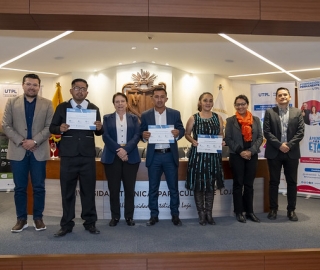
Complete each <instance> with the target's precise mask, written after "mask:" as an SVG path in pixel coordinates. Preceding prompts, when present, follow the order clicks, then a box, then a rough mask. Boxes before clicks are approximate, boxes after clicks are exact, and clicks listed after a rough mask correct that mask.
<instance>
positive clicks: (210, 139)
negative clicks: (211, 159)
mask: <svg viewBox="0 0 320 270" xmlns="http://www.w3.org/2000/svg"><path fill="white" fill-rule="evenodd" d="M197 152H198V153H222V136H220V135H201V134H198V146H197Z"/></svg>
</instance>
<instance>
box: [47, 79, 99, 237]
mask: <svg viewBox="0 0 320 270" xmlns="http://www.w3.org/2000/svg"><path fill="white" fill-rule="evenodd" d="M71 86H72V88H71V89H70V93H71V95H72V99H70V100H69V101H66V102H63V103H61V104H59V105H58V107H57V109H56V111H55V113H54V116H53V119H52V123H51V125H50V132H51V133H53V134H61V142H60V148H59V155H60V158H61V161H60V185H61V196H62V208H63V216H62V218H61V222H60V226H61V229H60V230H59V231H58V232H57V233H56V234H55V236H64V235H66V234H67V233H70V232H72V229H73V227H74V221H73V219H74V217H75V199H76V198H75V191H76V186H77V182H78V179H79V184H80V199H81V205H82V212H81V218H82V219H83V220H85V222H84V223H83V226H84V227H85V229H86V230H88V231H89V232H90V233H92V234H98V233H100V231H99V230H98V229H97V228H96V227H95V223H96V221H97V212H96V205H95V187H96V164H95V155H96V151H95V143H94V135H97V136H100V135H102V134H103V127H102V123H101V116H100V112H99V108H98V107H97V106H96V105H94V104H93V103H91V102H90V101H89V100H87V99H85V98H86V97H87V95H88V91H87V90H88V83H87V82H86V81H85V80H84V79H75V80H73V81H72V83H71ZM68 108H70V109H72V108H74V109H75V108H81V109H90V110H96V121H95V122H94V123H93V125H95V128H96V129H95V130H78V129H69V127H70V126H69V125H68V124H66V123H67V119H66V114H67V109H68Z"/></svg>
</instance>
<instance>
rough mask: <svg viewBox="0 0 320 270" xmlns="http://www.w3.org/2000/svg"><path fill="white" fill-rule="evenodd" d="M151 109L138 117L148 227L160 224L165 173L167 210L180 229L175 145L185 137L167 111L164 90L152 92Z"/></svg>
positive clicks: (176, 117)
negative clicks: (144, 147) (144, 144)
mask: <svg viewBox="0 0 320 270" xmlns="http://www.w3.org/2000/svg"><path fill="white" fill-rule="evenodd" d="M152 100H153V104H154V108H152V109H150V110H148V111H146V112H144V113H143V114H142V115H141V136H142V139H143V140H144V141H148V147H147V156H146V166H147V167H148V175H149V209H150V219H149V221H148V222H147V226H152V225H155V224H156V222H158V221H159V218H158V215H159V207H158V196H159V194H158V193H159V186H160V181H161V175H162V173H164V175H165V177H166V181H167V185H168V188H169V191H170V210H171V215H172V222H173V224H174V225H176V226H181V225H182V223H181V220H180V219H179V209H178V208H179V204H180V200H179V190H178V166H179V155H178V146H177V141H178V140H179V139H181V138H182V137H183V135H184V131H185V130H184V128H183V125H182V121H181V116H180V112H179V111H177V110H174V109H171V108H167V107H166V106H165V103H166V102H167V100H168V98H167V92H166V90H165V89H164V88H156V89H154V90H153V95H152Z"/></svg>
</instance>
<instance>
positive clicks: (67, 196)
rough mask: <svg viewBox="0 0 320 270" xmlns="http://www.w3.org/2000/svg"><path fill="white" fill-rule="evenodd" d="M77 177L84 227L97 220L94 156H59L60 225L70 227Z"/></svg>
mask: <svg viewBox="0 0 320 270" xmlns="http://www.w3.org/2000/svg"><path fill="white" fill-rule="evenodd" d="M78 179H79V186H80V199H81V206H82V211H81V218H82V219H83V220H84V223H83V226H84V227H85V228H87V227H89V226H90V225H92V224H93V225H94V224H95V222H96V221H97V211H96V202H95V190H96V161H95V157H83V156H76V157H61V161H60V185H61V197H62V208H63V216H62V218H61V222H60V226H61V227H62V228H69V229H72V228H73V226H74V221H73V219H74V218H75V202H76V196H75V192H76V187H77V182H78Z"/></svg>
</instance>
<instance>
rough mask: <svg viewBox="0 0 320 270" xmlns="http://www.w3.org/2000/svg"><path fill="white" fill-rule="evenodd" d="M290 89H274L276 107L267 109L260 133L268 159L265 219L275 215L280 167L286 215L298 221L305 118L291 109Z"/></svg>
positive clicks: (297, 110) (299, 111)
mask: <svg viewBox="0 0 320 270" xmlns="http://www.w3.org/2000/svg"><path fill="white" fill-rule="evenodd" d="M290 100H291V96H290V92H289V90H288V89H287V88H284V87H280V88H278V89H277V92H276V101H277V103H278V106H277V107H274V108H271V109H268V110H267V111H266V114H265V117H264V122H263V132H264V136H265V138H266V139H267V144H266V151H265V157H266V158H267V159H268V166H269V173H270V183H269V196H270V212H269V214H268V218H269V219H271V220H274V219H276V218H277V210H278V191H279V183H280V174H281V168H282V166H283V169H284V175H285V178H286V182H287V200H288V206H287V211H288V212H287V216H288V218H289V220H291V221H298V217H297V215H296V213H295V209H296V198H297V171H298V165H299V158H300V147H299V142H300V141H301V140H302V138H303V136H304V121H303V117H302V114H301V110H299V109H297V108H290V107H289V102H290Z"/></svg>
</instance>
